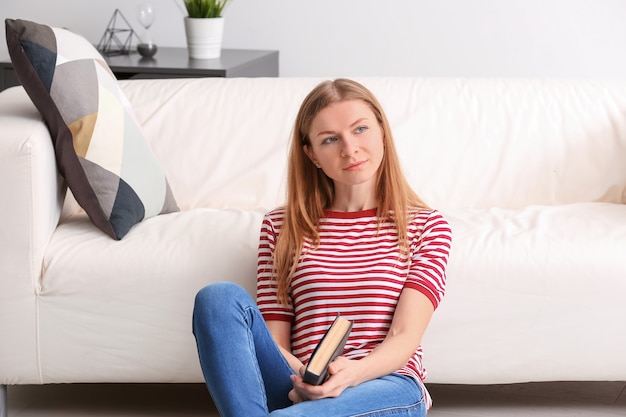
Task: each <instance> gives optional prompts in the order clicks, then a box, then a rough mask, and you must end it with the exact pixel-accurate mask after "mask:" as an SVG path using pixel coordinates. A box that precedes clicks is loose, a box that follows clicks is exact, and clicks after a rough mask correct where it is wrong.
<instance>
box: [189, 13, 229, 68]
mask: <svg viewBox="0 0 626 417" xmlns="http://www.w3.org/2000/svg"><path fill="white" fill-rule="evenodd" d="M223 33H224V18H223V17H215V18H191V17H185V35H186V36H187V49H188V51H189V58H192V59H210V58H219V57H220V54H221V51H222V36H223Z"/></svg>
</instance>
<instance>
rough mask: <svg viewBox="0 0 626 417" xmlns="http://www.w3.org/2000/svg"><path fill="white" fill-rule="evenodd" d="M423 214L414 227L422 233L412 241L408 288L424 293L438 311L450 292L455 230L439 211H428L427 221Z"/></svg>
mask: <svg viewBox="0 0 626 417" xmlns="http://www.w3.org/2000/svg"><path fill="white" fill-rule="evenodd" d="M421 214H423V212H422V213H420V214H418V216H416V218H415V219H414V221H413V223H412V225H411V227H417V228H418V229H421V233H416V234H415V236H414V238H413V241H412V242H411V256H412V259H411V268H410V270H409V275H408V277H407V280H406V283H405V284H404V286H405V288H412V289H415V290H417V291H419V292H421V293H422V294H424V295H425V296H426V297H428V299H429V300H430V301H431V302H432V303H433V306H434V308H435V309H436V308H437V307H438V306H439V303H440V302H441V299H442V298H443V295H444V293H445V289H446V266H447V264H448V257H449V255H450V247H451V243H452V230H451V229H450V225H449V224H448V222H447V221H446V219H444V217H443V216H442V215H441V214H440V213H439V212H438V211H437V210H432V211H430V212H428V213H427V216H426V219H425V220H424V218H423V217H422V215H421Z"/></svg>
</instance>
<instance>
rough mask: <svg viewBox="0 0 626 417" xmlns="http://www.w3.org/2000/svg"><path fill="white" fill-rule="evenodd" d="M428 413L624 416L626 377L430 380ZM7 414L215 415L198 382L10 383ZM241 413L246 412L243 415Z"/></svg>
mask: <svg viewBox="0 0 626 417" xmlns="http://www.w3.org/2000/svg"><path fill="white" fill-rule="evenodd" d="M429 389H430V391H431V393H432V395H433V398H434V399H435V407H434V408H433V410H432V411H431V412H430V413H429V414H428V415H429V417H522V416H524V417H526V416H550V417H566V416H567V417H578V416H580V417H616V416H622V417H623V416H626V382H594V383H589V382H561V383H531V384H513V385H494V386H475V385H472V386H467V385H430V386H429ZM8 397H9V416H8V417H78V416H81V417H82V416H86V417H87V416H98V417H148V416H150V417H201V416H202V417H217V416H218V414H217V412H216V411H215V408H214V407H213V406H212V403H211V399H210V396H209V395H208V393H207V391H206V389H205V387H204V385H201V384H173V385H161V384H155V385H151V384H123V385H122V384H107V385H100V384H96V385H89V384H87V385H85V384H81V385H46V386H23V387H16V386H9V389H8ZM242 417H245V416H242Z"/></svg>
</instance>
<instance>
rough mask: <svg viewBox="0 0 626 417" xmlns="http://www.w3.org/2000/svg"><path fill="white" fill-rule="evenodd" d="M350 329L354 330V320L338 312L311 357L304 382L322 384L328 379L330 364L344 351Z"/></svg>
mask: <svg viewBox="0 0 626 417" xmlns="http://www.w3.org/2000/svg"><path fill="white" fill-rule="evenodd" d="M350 330H352V322H351V321H350V320H347V319H345V318H343V317H341V316H340V315H339V314H337V317H336V318H335V320H334V321H333V323H332V324H331V325H330V327H329V328H328V330H326V333H324V336H322V340H320V342H319V343H318V344H317V346H316V347H315V350H313V353H312V354H311V357H310V358H309V362H308V363H307V365H306V368H305V371H304V376H303V377H302V380H303V381H304V382H306V383H309V384H311V385H320V384H322V383H323V382H324V381H325V380H326V374H327V372H328V365H329V364H330V363H331V362H332V361H333V360H334V359H335V358H336V357H337V356H340V355H341V354H342V353H343V348H344V347H345V345H346V341H347V340H348V335H349V334H350Z"/></svg>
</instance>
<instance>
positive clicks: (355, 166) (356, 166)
mask: <svg viewBox="0 0 626 417" xmlns="http://www.w3.org/2000/svg"><path fill="white" fill-rule="evenodd" d="M365 162H367V161H360V162H355V163H353V164H350V165H348V166H347V167H345V168H344V171H356V170H358V169H359V168H361V166H363V164H365Z"/></svg>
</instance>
